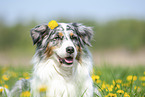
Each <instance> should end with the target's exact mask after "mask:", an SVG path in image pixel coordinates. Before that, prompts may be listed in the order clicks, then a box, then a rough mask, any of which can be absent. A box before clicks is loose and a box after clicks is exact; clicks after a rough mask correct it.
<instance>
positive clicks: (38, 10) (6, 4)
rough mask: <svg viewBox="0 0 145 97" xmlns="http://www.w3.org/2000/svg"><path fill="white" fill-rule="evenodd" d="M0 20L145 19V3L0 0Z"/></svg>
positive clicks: (134, 0) (125, 0)
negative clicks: (1, 18)
mask: <svg viewBox="0 0 145 97" xmlns="http://www.w3.org/2000/svg"><path fill="white" fill-rule="evenodd" d="M0 17H3V18H4V20H6V21H7V22H11V23H14V22H16V21H18V20H19V19H23V20H31V19H33V18H35V19H37V20H39V21H45V20H52V19H57V18H59V17H66V18H70V19H71V20H73V19H80V18H89V19H94V20H110V19H118V18H130V17H131V18H137V19H145V0H70V1H69V0H0Z"/></svg>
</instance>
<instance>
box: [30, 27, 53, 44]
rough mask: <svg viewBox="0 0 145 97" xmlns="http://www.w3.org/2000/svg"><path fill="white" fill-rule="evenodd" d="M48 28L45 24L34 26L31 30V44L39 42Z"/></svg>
mask: <svg viewBox="0 0 145 97" xmlns="http://www.w3.org/2000/svg"><path fill="white" fill-rule="evenodd" d="M49 30H50V28H49V27H48V26H47V25H38V26H36V27H34V28H33V29H32V30H31V31H30V34H31V37H32V40H33V45H35V44H37V43H38V42H40V41H41V40H42V39H43V37H44V36H45V35H46V34H47V33H48V32H49Z"/></svg>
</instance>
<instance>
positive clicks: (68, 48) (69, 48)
mask: <svg viewBox="0 0 145 97" xmlns="http://www.w3.org/2000/svg"><path fill="white" fill-rule="evenodd" d="M66 52H67V53H70V54H72V53H74V48H73V47H72V46H69V47H67V48H66Z"/></svg>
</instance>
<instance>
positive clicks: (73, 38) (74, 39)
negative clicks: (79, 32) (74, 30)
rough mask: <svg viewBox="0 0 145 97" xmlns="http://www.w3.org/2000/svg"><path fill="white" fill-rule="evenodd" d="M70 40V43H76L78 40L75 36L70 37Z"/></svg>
mask: <svg viewBox="0 0 145 97" xmlns="http://www.w3.org/2000/svg"><path fill="white" fill-rule="evenodd" d="M70 38H71V39H72V41H76V40H78V38H77V37H76V36H74V35H73V36H71V37H70Z"/></svg>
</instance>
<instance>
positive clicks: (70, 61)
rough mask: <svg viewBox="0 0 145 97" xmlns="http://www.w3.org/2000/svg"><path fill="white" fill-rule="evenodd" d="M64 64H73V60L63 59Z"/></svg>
mask: <svg viewBox="0 0 145 97" xmlns="http://www.w3.org/2000/svg"><path fill="white" fill-rule="evenodd" d="M65 62H66V63H73V59H68V58H65Z"/></svg>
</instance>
